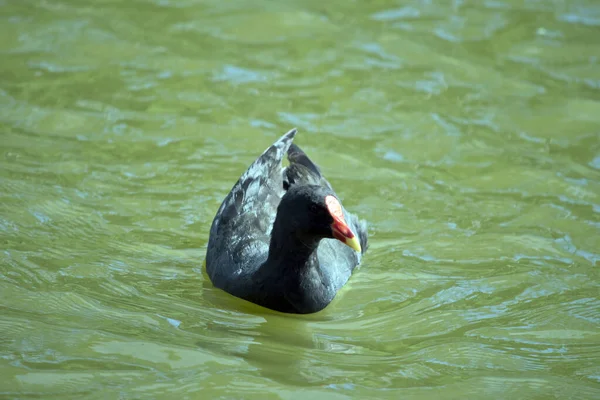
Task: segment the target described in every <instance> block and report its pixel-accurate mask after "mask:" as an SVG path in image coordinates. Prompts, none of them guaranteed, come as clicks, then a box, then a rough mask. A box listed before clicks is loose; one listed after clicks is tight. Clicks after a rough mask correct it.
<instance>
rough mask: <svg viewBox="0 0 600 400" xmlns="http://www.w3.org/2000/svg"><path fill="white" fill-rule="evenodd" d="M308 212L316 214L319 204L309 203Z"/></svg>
mask: <svg viewBox="0 0 600 400" xmlns="http://www.w3.org/2000/svg"><path fill="white" fill-rule="evenodd" d="M310 212H311V213H315V214H316V213H317V212H319V206H317V205H316V204H311V205H310Z"/></svg>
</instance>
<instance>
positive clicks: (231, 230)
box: [206, 129, 367, 314]
mask: <svg viewBox="0 0 600 400" xmlns="http://www.w3.org/2000/svg"><path fill="white" fill-rule="evenodd" d="M295 135H296V130H295V129H293V130H291V131H289V132H288V133H286V134H285V135H283V136H282V137H281V138H280V139H279V140H277V141H276V142H275V143H274V144H273V145H271V146H270V147H269V148H268V149H267V150H265V152H264V153H263V154H262V155H261V156H260V157H258V158H257V159H256V161H254V162H253V163H252V165H250V167H249V168H248V169H247V170H246V172H244V173H243V174H242V176H241V177H240V179H239V180H238V182H237V183H236V184H235V185H234V186H233V188H232V189H231V192H230V193H229V194H228V195H227V196H226V197H225V199H224V200H223V203H222V204H221V207H220V208H219V210H218V211H217V214H216V216H215V218H214V220H213V223H212V226H211V229H210V237H209V241H208V248H207V253H206V270H207V273H208V275H209V277H210V279H211V281H212V282H213V284H214V285H215V286H216V287H218V288H221V289H223V290H225V291H226V292H229V293H231V294H232V295H234V296H237V297H240V298H243V299H246V300H248V301H251V302H253V303H256V304H259V305H262V306H264V307H267V308H271V309H274V310H277V311H282V312H289V313H300V314H305V313H312V312H317V311H319V310H322V309H323V308H325V307H326V306H327V305H328V304H329V303H330V302H331V301H332V300H333V298H334V297H335V294H336V293H337V291H338V290H339V289H340V288H341V287H342V286H343V285H344V284H345V283H346V282H347V280H348V278H349V277H350V275H351V274H352V271H353V269H354V268H355V267H356V265H358V264H359V263H360V259H361V255H362V253H364V252H365V251H366V249H367V229H366V223H365V222H364V221H359V220H358V218H357V217H356V216H354V215H353V214H350V213H348V212H347V211H346V210H345V209H343V207H341V203H339V202H338V200H337V196H336V194H335V192H334V190H333V188H332V187H331V185H330V184H329V182H328V181H327V180H326V179H325V178H324V177H323V176H322V175H321V171H320V169H319V167H317V165H315V164H314V163H313V162H312V161H311V160H310V159H309V158H308V156H307V155H306V154H305V153H304V152H303V151H302V150H301V149H300V148H299V147H298V146H296V145H295V144H292V140H293V139H294V136H295ZM286 153H287V157H288V160H289V166H288V167H286V168H283V167H282V159H283V156H284V154H286ZM336 204H337V207H339V208H341V210H342V211H339V214H341V213H343V218H342V219H341V221H342V222H345V224H344V223H340V222H339V221H340V218H341V215H339V214H338V218H337V219H336V216H335V212H332V211H331V210H332V209H335V205H336ZM332 205H333V208H332ZM339 208H338V209H339ZM336 223H337V225H335V224H336ZM344 225H345V226H346V228H349V231H348V230H346V229H345V228H344ZM332 227H338V228H339V227H341V228H342V229H341V231H340V230H338V231H336V230H335V229H332ZM340 232H342V233H344V232H345V234H346V236H348V237H345V236H344V235H341V234H340ZM336 235H337V236H336ZM352 236H356V238H355V239H350V238H351V237H352ZM334 237H337V238H338V239H340V237H341V239H340V240H336V239H334ZM356 239H358V241H356ZM342 240H346V242H347V243H348V245H345V244H344V243H343V242H342ZM352 240H353V241H354V242H353V243H354V244H352V243H350V242H351V241H352ZM358 243H360V246H359V245H358ZM352 245H353V246H354V247H355V248H356V249H360V250H361V251H360V252H359V251H355V250H353V248H351V247H349V246H352Z"/></svg>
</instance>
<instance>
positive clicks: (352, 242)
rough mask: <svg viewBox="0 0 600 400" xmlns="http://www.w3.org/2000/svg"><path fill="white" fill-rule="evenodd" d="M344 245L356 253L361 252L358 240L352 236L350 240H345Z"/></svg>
mask: <svg viewBox="0 0 600 400" xmlns="http://www.w3.org/2000/svg"><path fill="white" fill-rule="evenodd" d="M344 243H345V244H346V246H348V247H351V248H353V249H354V250H356V251H358V252H359V253H360V252H362V248H361V247H360V242H359V241H358V238H357V237H356V236H354V237H353V238H351V239H346V241H345V242H344Z"/></svg>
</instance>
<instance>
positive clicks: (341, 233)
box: [325, 196, 362, 253]
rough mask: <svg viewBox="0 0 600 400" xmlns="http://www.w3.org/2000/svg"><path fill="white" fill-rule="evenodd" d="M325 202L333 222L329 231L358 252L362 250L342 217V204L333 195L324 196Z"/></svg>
mask: <svg viewBox="0 0 600 400" xmlns="http://www.w3.org/2000/svg"><path fill="white" fill-rule="evenodd" d="M325 204H327V209H328V210H329V213H330V214H331V216H332V217H333V223H332V224H331V232H333V237H334V238H336V239H337V240H339V241H340V242H342V243H344V244H345V245H346V246H348V247H351V248H353V249H354V250H356V251H358V252H359V253H360V252H361V251H362V249H361V247H360V242H359V241H358V238H357V237H356V235H355V234H354V232H352V230H351V229H350V227H349V226H348V224H347V223H346V220H345V219H344V212H343V211H342V205H341V204H340V202H339V201H338V199H336V198H335V197H333V196H327V197H326V198H325Z"/></svg>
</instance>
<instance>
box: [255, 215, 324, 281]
mask: <svg viewBox="0 0 600 400" xmlns="http://www.w3.org/2000/svg"><path fill="white" fill-rule="evenodd" d="M320 240H321V239H320V238H316V237H314V236H307V235H302V234H299V233H298V232H296V231H294V230H293V229H290V225H288V224H285V223H282V222H281V221H280V220H279V219H278V218H276V220H275V223H274V224H273V231H272V232H271V242H270V245H269V257H268V259H267V263H268V264H270V265H273V266H277V267H278V268H279V269H280V270H286V271H288V272H289V271H291V270H295V271H301V270H304V269H306V268H310V267H316V266H318V259H317V247H318V246H319V242H320Z"/></svg>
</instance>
